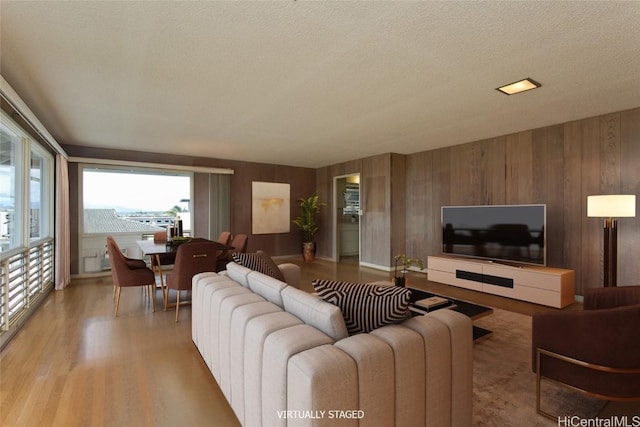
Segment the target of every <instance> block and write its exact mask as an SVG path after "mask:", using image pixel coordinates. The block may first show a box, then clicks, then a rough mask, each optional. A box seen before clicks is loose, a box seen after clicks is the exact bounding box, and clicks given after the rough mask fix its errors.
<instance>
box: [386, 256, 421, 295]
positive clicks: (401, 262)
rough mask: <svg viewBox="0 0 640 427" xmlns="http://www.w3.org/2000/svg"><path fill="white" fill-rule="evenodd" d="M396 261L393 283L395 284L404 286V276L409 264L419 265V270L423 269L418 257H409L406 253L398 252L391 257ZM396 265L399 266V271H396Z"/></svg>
mask: <svg viewBox="0 0 640 427" xmlns="http://www.w3.org/2000/svg"><path fill="white" fill-rule="evenodd" d="M393 259H394V260H395V261H396V268H395V276H394V278H393V279H394V283H395V285H396V286H399V287H402V288H404V286H405V277H404V275H405V274H406V273H407V270H408V269H409V267H411V266H415V267H420V270H423V269H424V263H423V262H422V260H421V259H419V258H409V257H408V256H407V255H406V254H399V255H396V256H395V257H393ZM398 266H400V272H398Z"/></svg>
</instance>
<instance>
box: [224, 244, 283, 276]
mask: <svg viewBox="0 0 640 427" xmlns="http://www.w3.org/2000/svg"><path fill="white" fill-rule="evenodd" d="M231 256H232V257H233V260H234V261H235V262H236V264H240V265H242V266H245V267H247V268H249V269H251V270H254V271H257V272H260V273H262V274H266V275H267V276H270V277H273V278H274V279H278V280H280V281H282V282H284V275H283V274H282V271H280V269H279V268H278V265H277V264H276V263H275V262H273V260H272V259H271V257H270V256H269V255H267V254H266V253H265V252H262V251H258V252H257V253H254V254H248V253H239V252H233V253H231Z"/></svg>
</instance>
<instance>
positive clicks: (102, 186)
mask: <svg viewBox="0 0 640 427" xmlns="http://www.w3.org/2000/svg"><path fill="white" fill-rule="evenodd" d="M82 179H83V187H84V191H83V199H84V200H83V202H84V208H85V209H104V208H114V209H116V210H118V211H120V210H122V209H127V210H131V211H142V212H147V211H149V212H158V211H162V212H164V211H168V210H169V209H171V208H172V207H174V206H176V205H178V206H180V207H181V208H183V209H186V208H187V207H188V206H187V204H186V203H183V202H180V200H182V199H190V198H191V196H190V195H191V185H190V181H191V180H190V176H188V175H184V176H183V175H179V176H176V175H170V174H160V172H159V174H158V175H148V174H143V173H122V172H105V171H104V170H102V171H96V170H90V169H85V170H84V173H83V175H82Z"/></svg>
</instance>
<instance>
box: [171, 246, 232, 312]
mask: <svg viewBox="0 0 640 427" xmlns="http://www.w3.org/2000/svg"><path fill="white" fill-rule="evenodd" d="M219 251H220V248H219V244H218V243H217V242H195V243H184V244H182V245H180V246H179V247H178V251H177V254H176V262H175V264H174V267H173V271H172V272H171V273H170V274H168V275H167V288H168V289H173V290H175V291H177V297H176V304H175V307H176V322H177V321H178V316H179V310H180V294H181V292H182V291H189V290H191V279H192V278H193V276H195V275H196V274H198V273H204V272H206V271H215V268H216V258H217V254H218V252H219ZM167 299H168V298H167ZM184 303H190V301H185V302H184ZM168 307H170V306H169V305H168V304H166V305H165V310H166V309H167V308H168Z"/></svg>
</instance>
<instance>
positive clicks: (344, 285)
mask: <svg viewBox="0 0 640 427" xmlns="http://www.w3.org/2000/svg"><path fill="white" fill-rule="evenodd" d="M312 284H313V288H314V289H315V291H316V292H317V294H318V296H319V297H320V298H322V299H323V300H325V301H327V302H330V303H332V304H335V305H337V306H338V307H340V310H341V311H342V315H343V316H344V321H345V323H346V324H347V330H348V331H349V334H350V335H353V334H357V333H362V332H370V331H372V330H374V329H377V328H380V327H382V326H385V325H390V324H393V323H399V322H402V321H403V320H405V319H407V318H408V317H410V312H409V300H410V299H411V291H410V290H408V289H406V288H398V287H395V286H384V285H374V284H369V283H366V284H365V283H349V282H338V281H333V280H314V281H313V282H312Z"/></svg>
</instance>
